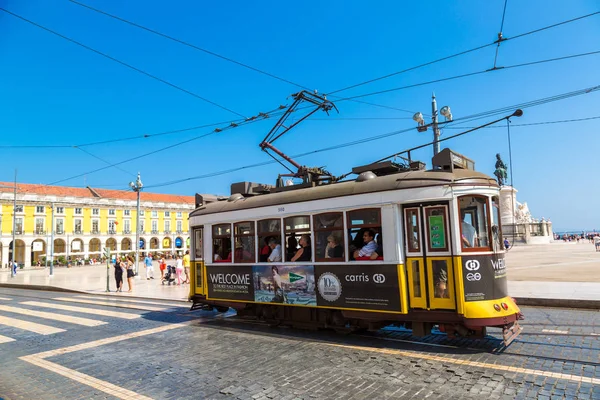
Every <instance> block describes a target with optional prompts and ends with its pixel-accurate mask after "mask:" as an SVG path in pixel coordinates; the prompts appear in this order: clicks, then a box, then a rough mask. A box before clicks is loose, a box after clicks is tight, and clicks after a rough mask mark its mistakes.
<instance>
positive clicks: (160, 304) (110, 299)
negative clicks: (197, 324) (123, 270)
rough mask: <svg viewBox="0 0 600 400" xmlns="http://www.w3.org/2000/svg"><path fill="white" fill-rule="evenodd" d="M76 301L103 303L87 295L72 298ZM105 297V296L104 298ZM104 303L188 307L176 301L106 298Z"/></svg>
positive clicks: (95, 297) (102, 299) (101, 299)
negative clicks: (86, 300)
mask: <svg viewBox="0 0 600 400" xmlns="http://www.w3.org/2000/svg"><path fill="white" fill-rule="evenodd" d="M74 297H76V298H78V299H90V300H100V301H104V300H105V299H104V298H98V297H97V296H88V295H79V296H74ZM105 297H107V296H105ZM106 301H116V302H119V303H120V302H122V301H124V302H126V303H139V304H156V305H159V306H164V307H189V304H186V303H184V302H176V301H171V302H169V301H166V302H165V301H162V302H159V301H149V300H137V299H126V298H124V297H118V298H117V297H110V298H106Z"/></svg>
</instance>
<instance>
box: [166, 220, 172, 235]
mask: <svg viewBox="0 0 600 400" xmlns="http://www.w3.org/2000/svg"><path fill="white" fill-rule="evenodd" d="M165 232H166V233H169V232H171V221H169V220H166V221H165Z"/></svg>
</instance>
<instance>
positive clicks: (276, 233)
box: [256, 218, 283, 263]
mask: <svg viewBox="0 0 600 400" xmlns="http://www.w3.org/2000/svg"><path fill="white" fill-rule="evenodd" d="M256 231H257V233H256V234H257V238H258V248H259V251H258V262H261V263H266V262H269V256H270V255H271V252H272V250H271V248H270V246H269V241H270V239H271V238H273V239H275V243H276V244H277V245H279V246H280V249H281V257H282V259H281V260H280V261H277V262H282V261H283V247H282V246H281V218H266V219H261V220H259V221H257V222H256Z"/></svg>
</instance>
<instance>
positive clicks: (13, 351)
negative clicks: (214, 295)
mask: <svg viewBox="0 0 600 400" xmlns="http://www.w3.org/2000/svg"><path fill="white" fill-rule="evenodd" d="M523 311H524V313H525V315H526V320H525V321H524V323H523V326H524V331H523V333H522V334H521V335H520V336H519V337H518V338H517V339H516V340H515V341H514V342H513V343H512V344H511V345H510V346H509V347H508V348H504V347H503V346H502V345H501V342H500V340H499V333H500V332H499V331H498V330H493V331H492V332H489V333H490V335H489V336H488V337H487V338H486V339H485V340H482V341H473V340H466V339H448V338H447V337H446V336H445V335H443V334H441V333H433V334H431V335H429V336H427V337H425V338H422V339H419V338H414V337H412V336H411V334H410V332H408V331H405V330H402V329H392V328H389V329H384V330H381V331H378V332H375V333H365V334H352V335H340V334H336V333H333V332H327V331H319V332H312V331H300V330H293V329H287V328H269V327H268V326H265V325H264V324H261V323H256V322H254V321H244V320H239V319H237V318H236V317H235V316H233V315H232V314H226V315H223V314H217V313H213V312H188V311H187V305H186V304H185V303H175V302H160V301H148V300H141V299H131V298H128V299H120V300H114V299H112V298H109V299H107V298H106V297H100V296H89V295H87V296H83V295H71V294H68V295H65V294H64V293H59V294H57V293H50V292H41V291H26V290H16V289H14V290H13V289H0V354H1V355H2V366H1V367H0V398H3V399H6V400H8V399H11V400H12V399H41V398H44V399H89V398H94V399H101V398H108V399H113V398H121V399H128V398H131V399H135V398H139V399H144V398H154V399H263V400H264V399H385V398H390V399H392V398H393V399H410V398H412V399H424V398H428V399H464V398H488V399H529V398H532V399H563V398H566V399H600V367H599V365H600V313H599V312H596V311H579V310H566V309H550V308H545V309H544V308H524V309H523ZM72 317H78V318H72Z"/></svg>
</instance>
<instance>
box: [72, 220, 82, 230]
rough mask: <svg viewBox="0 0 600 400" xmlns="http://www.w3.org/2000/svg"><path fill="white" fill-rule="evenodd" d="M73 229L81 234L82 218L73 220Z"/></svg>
mask: <svg viewBox="0 0 600 400" xmlns="http://www.w3.org/2000/svg"><path fill="white" fill-rule="evenodd" d="M73 231H74V232H75V233H78V234H81V219H79V218H77V219H74V220H73Z"/></svg>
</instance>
